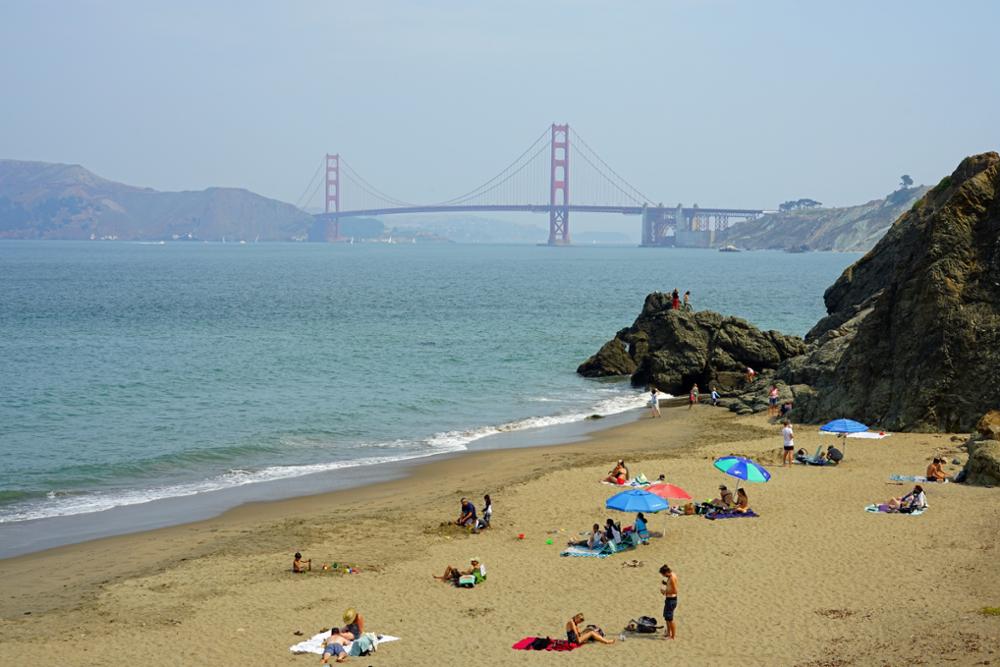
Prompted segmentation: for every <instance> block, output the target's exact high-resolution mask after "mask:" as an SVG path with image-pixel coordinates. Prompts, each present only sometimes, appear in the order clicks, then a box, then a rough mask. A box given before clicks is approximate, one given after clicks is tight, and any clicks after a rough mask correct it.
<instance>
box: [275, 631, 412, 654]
mask: <svg viewBox="0 0 1000 667" xmlns="http://www.w3.org/2000/svg"><path fill="white" fill-rule="evenodd" d="M366 634H369V633H366ZM329 636H330V631H329V630H326V631H325V632H320V633H318V634H315V635H313V636H312V637H310V638H309V639H307V640H305V641H301V642H299V643H298V644H295V645H294V646H292V647H291V648H289V649H288V650H290V651H291V652H292V653H315V654H316V655H323V640H324V639H326V638H327V637H329ZM394 641H399V637H393V636H392V635H375V648H376V649H377V648H378V645H379V644H384V643H385V642H394ZM353 644H354V642H351V643H350V644H348V645H347V646H345V647H344V650H345V651H346V652H347V653H348V654H350V653H351V647H352V645H353Z"/></svg>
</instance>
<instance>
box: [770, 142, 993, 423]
mask: <svg viewBox="0 0 1000 667" xmlns="http://www.w3.org/2000/svg"><path fill="white" fill-rule="evenodd" d="M824 299H825V301H826V305H827V311H828V313H829V315H828V316H827V317H826V318H824V319H823V320H821V321H820V322H819V323H818V324H817V325H816V326H815V327H814V328H813V330H812V331H810V332H809V334H808V335H807V340H809V341H810V342H813V343H814V344H815V346H816V347H822V345H823V344H824V341H823V339H824V338H830V337H831V336H834V337H835V335H836V334H837V332H838V330H839V329H841V328H843V327H847V328H849V329H853V331H852V332H850V333H852V334H853V335H849V340H848V341H847V342H846V344H845V341H843V340H841V341H838V344H839V345H840V347H841V348H842V349H841V350H838V352H839V355H827V356H828V357H829V358H826V359H821V360H820V361H821V362H822V363H816V364H813V367H812V371H813V372H814V374H815V377H811V378H809V381H810V383H811V384H813V386H814V387H815V388H816V390H817V393H816V395H815V398H814V400H811V401H809V402H808V404H807V405H804V406H801V407H802V408H803V410H802V412H804V413H805V417H806V418H811V419H825V418H829V417H832V416H839V415H851V416H852V417H853V418H855V419H858V420H860V421H864V422H865V423H869V424H879V425H880V426H882V427H883V428H889V429H893V430H944V431H971V430H972V429H973V427H974V426H975V424H976V420H977V418H979V416H980V415H982V414H983V413H984V412H986V411H987V410H988V409H990V408H995V407H997V406H998V405H1000V383H998V382H997V381H996V377H997V376H996V369H997V368H1000V155H998V154H997V153H984V154H982V155H976V156H973V157H969V158H966V159H965V160H963V161H962V163H961V164H960V165H959V166H958V169H956V170H955V172H954V173H953V174H952V175H951V176H949V177H946V178H945V179H943V180H942V181H941V183H939V184H938V185H937V186H936V187H935V188H933V189H932V190H931V191H930V192H928V193H927V195H926V196H924V198H923V199H921V200H920V201H918V202H917V203H916V204H915V205H914V206H913V208H911V209H910V210H909V211H908V212H907V213H905V214H904V215H903V216H902V217H900V219H899V220H897V221H896V223H895V224H893V226H892V227H891V228H890V230H889V231H888V232H887V233H886V235H885V237H883V238H882V240H881V241H879V243H878V244H877V245H876V246H875V248H873V249H872V250H871V252H869V253H868V254H867V255H865V256H864V257H862V258H861V259H860V260H858V261H857V262H856V263H855V264H854V265H852V266H850V267H849V268H848V269H846V270H845V271H844V273H843V275H841V277H840V278H839V279H838V280H837V281H836V282H835V283H834V284H833V285H832V286H831V287H830V288H829V289H828V290H827V291H826V294H825V295H824ZM849 324H850V325H852V326H848V325H849ZM826 344H829V341H827V342H826ZM813 354H815V350H814V352H813ZM800 365H801V364H800ZM783 371H788V369H787V368H786V369H783ZM779 375H780V373H779ZM790 375H791V376H795V373H794V372H791V373H790ZM788 379H796V378H795V377H791V378H788ZM802 381H805V380H802ZM799 407H800V406H796V408H797V409H798V408H799Z"/></svg>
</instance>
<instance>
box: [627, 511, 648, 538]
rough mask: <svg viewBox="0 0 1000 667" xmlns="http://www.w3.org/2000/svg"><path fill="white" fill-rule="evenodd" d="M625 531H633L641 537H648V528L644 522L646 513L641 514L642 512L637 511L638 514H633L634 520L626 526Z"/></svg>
mask: <svg viewBox="0 0 1000 667" xmlns="http://www.w3.org/2000/svg"><path fill="white" fill-rule="evenodd" d="M625 532H626V533H628V532H634V533H635V534H636V535H638V536H639V537H640V538H642V539H646V538H648V537H649V528H648V527H647V524H646V515H645V514H643V513H642V512H639V513H638V514H636V515H635V522H634V523H633V524H632V525H631V526H629V527H628V528H626V529H625Z"/></svg>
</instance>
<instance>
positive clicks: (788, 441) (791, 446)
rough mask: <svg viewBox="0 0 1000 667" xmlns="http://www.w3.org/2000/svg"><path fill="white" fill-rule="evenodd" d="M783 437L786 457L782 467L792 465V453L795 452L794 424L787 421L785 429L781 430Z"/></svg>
mask: <svg viewBox="0 0 1000 667" xmlns="http://www.w3.org/2000/svg"><path fill="white" fill-rule="evenodd" d="M781 437H782V438H784V440H785V456H784V458H783V459H782V461H781V465H782V467H785V466H790V465H792V455H793V454H792V452H794V451H795V434H794V433H793V432H792V422H790V421H788V420H787V419H786V420H785V427H784V428H783V429H781Z"/></svg>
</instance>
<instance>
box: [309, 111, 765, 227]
mask: <svg viewBox="0 0 1000 667" xmlns="http://www.w3.org/2000/svg"><path fill="white" fill-rule="evenodd" d="M571 145H572V147H573V150H572V153H571V151H570V146H571ZM571 162H572V165H573V168H572V171H571V169H570V164H571ZM324 167H325V169H324ZM324 171H325V178H322V177H321V175H322V174H323V173H324ZM571 173H572V181H571V179H570V174H571ZM571 182H572V185H573V188H572V193H573V195H572V199H571V198H570V183H571ZM314 184H315V185H314ZM324 185H325V191H324V192H325V194H324V199H323V202H324V204H323V206H324V211H323V213H318V214H315V218H316V223H317V227H318V229H319V233H318V234H317V236H319V237H320V238H322V239H324V240H327V241H339V240H341V239H342V237H341V235H340V221H341V220H343V219H345V218H352V217H378V216H384V215H394V214H404V213H447V212H452V213H460V212H473V211H475V212H496V213H506V212H527V213H540V214H547V215H548V216H549V238H548V244H549V245H553V246H563V245H570V243H571V238H570V224H569V223H570V214H571V213H620V214H623V215H638V216H642V245H644V246H665V245H684V246H708V245H710V244H711V243H712V241H713V239H714V234H715V232H716V231H720V230H722V229H726V228H728V227H729V226H730V225H731V224H732V223H733V222H735V221H740V220H753V219H756V218H757V217H758V216H760V215H761V214H762V213H764V211H763V210H757V209H727V208H702V207H699V206H698V205H695V206H693V207H684V206H682V205H680V204H678V205H677V206H675V207H665V206H663V204H652V201H653V200H652V199H651V198H650V197H647V196H646V195H644V194H643V193H642V192H640V191H639V190H638V189H637V188H635V187H634V186H632V185H631V184H630V183H629V182H628V181H626V180H625V179H624V178H622V176H620V175H619V174H618V172H616V171H615V170H614V169H612V168H611V166H610V165H608V163H607V162H605V161H604V160H603V159H602V158H601V156H600V155H598V154H597V152H596V151H594V150H593V149H592V148H591V147H590V146H589V145H588V144H587V142H586V141H584V139H583V137H581V136H580V135H579V134H578V133H577V132H575V131H574V130H572V129H570V127H569V125H568V124H562V125H560V124H553V125H552V126H551V127H548V128H546V129H545V131H544V132H542V134H541V135H539V136H538V138H537V139H535V141H534V142H532V144H531V145H530V146H528V148H527V149H526V150H524V152H522V153H521V154H520V155H519V156H518V157H517V158H516V159H514V161H513V162H511V163H510V164H508V165H507V166H506V167H504V169H503V170H501V171H500V172H499V173H497V174H496V175H495V176H493V177H492V178H490V179H489V180H487V181H486V182H484V183H482V184H480V185H479V186H477V187H475V188H473V189H471V190H469V191H467V192H465V193H464V194H461V195H458V196H457V197H453V198H452V199H448V200H445V201H439V202H432V203H423V204H421V203H413V202H407V201H403V200H400V199H398V198H396V197H392V196H390V195H387V194H385V193H384V192H382V191H381V190H379V189H378V188H376V187H375V186H373V185H372V184H371V183H370V182H369V181H367V180H366V179H365V178H364V177H362V176H361V175H360V174H359V173H358V172H357V171H356V170H355V169H354V168H352V167H351V165H350V164H349V163H348V162H347V161H346V160H345V159H344V158H343V157H342V156H340V155H339V154H327V155H326V157H325V159H324V161H323V162H321V163H320V166H319V167H318V168H317V170H316V173H315V174H313V178H312V180H311V181H310V183H309V185H308V186H306V190H305V192H303V196H302V197H300V200H299V202H298V205H299V207H300V208H301V207H302V206H303V202H309V201H313V200H314V199H315V196H316V194H318V192H319V188H320V187H321V186H324Z"/></svg>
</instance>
